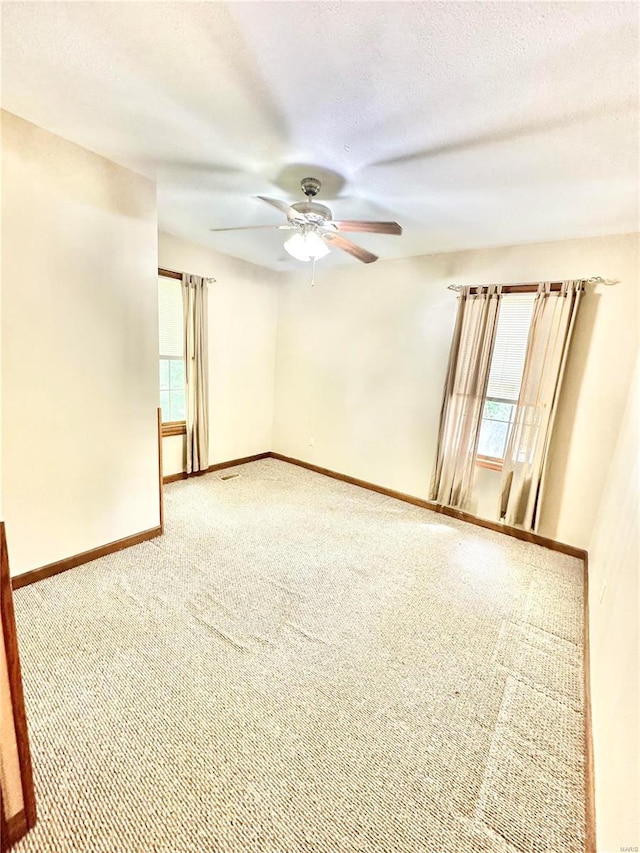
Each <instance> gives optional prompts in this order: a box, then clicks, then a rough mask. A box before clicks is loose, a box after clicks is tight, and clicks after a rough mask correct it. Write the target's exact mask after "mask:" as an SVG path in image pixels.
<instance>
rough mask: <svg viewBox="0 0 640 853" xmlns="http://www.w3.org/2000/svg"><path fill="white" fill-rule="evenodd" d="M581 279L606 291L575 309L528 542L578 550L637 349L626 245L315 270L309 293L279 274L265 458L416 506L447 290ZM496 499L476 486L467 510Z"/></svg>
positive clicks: (586, 243) (427, 460)
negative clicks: (293, 461)
mask: <svg viewBox="0 0 640 853" xmlns="http://www.w3.org/2000/svg"><path fill="white" fill-rule="evenodd" d="M592 275H602V276H604V277H605V278H607V279H613V280H616V284H615V285H612V286H603V285H600V286H598V287H596V288H595V289H594V287H593V286H590V287H589V293H588V295H587V296H586V297H585V299H584V302H583V304H582V308H581V312H580V317H579V319H578V323H577V325H576V330H575V338H574V344H573V350H572V353H571V356H570V363H569V365H568V369H567V374H566V385H565V389H564V394H563V400H562V404H561V406H560V410H559V413H558V418H557V421H556V430H555V440H554V444H553V447H552V448H551V456H550V473H549V477H548V481H547V492H546V500H545V508H544V511H543V515H542V522H541V530H540V532H541V533H542V534H544V535H548V536H552V537H554V538H556V539H559V540H561V541H565V542H568V543H570V544H573V545H577V546H579V547H587V545H588V544H589V537H590V534H591V530H592V528H593V524H594V522H595V517H596V511H597V507H598V503H599V500H600V496H601V494H602V490H603V488H604V482H605V478H606V474H607V471H608V468H609V465H610V462H611V458H612V454H613V449H614V446H615V441H616V435H617V430H618V427H619V423H620V419H621V417H622V414H623V412H624V407H625V403H626V393H627V388H628V386H629V381H630V376H631V370H632V368H633V363H634V357H635V351H636V346H637V331H638V330H637V327H638V322H637V316H638V315H637V312H638V236H637V235H624V236H615V237H599V238H594V239H589V240H572V241H567V242H559V243H544V244H539V245H528V246H510V247H507V248H498V249H486V250H481V251H468V252H456V253H451V254H445V255H428V256H423V257H420V258H412V259H409V260H401V261H387V262H378V263H377V264H375V265H373V266H369V267H366V266H363V265H357V264H356V262H354V263H353V264H352V265H351V264H350V265H349V266H345V267H340V268H336V269H333V270H325V271H323V270H322V269H321V267H320V268H319V270H318V272H317V275H316V286H315V287H313V288H311V287H310V286H309V285H308V283H307V277H306V271H301V273H300V274H290V275H289V276H287V278H286V280H285V281H283V284H282V286H281V292H280V297H279V299H280V301H279V315H278V349H277V358H276V406H275V418H274V441H273V449H274V450H276V451H279V452H281V453H284V454H287V455H290V456H294V457H297V458H300V459H304V460H307V461H309V462H313V463H315V464H318V465H322V466H325V467H327V468H332V469H334V470H337V471H340V472H342V473H345V474H350V475H352V476H355V477H360V478H362V479H364V480H369V481H371V482H374V483H378V484H381V485H384V486H387V487H390V488H394V489H399V490H400V491H404V492H407V493H409V494H413V495H417V496H420V497H426V496H427V494H428V489H429V482H430V478H431V471H432V467H433V461H434V458H435V451H436V441H437V431H438V422H439V414H440V405H441V401H442V389H443V383H444V377H445V371H446V364H447V358H448V353H449V346H450V341H451V332H452V328H453V322H454V315H455V310H456V296H455V294H454V293H452V292H451V291H448V290H447V285H448V284H452V283H457V284H460V283H469V284H473V283H485V282H503V283H508V282H513V281H537V280H543V279H553V280H558V279H562V278H581V277H589V276H592ZM311 439H313V441H314V446H313V447H312V446H310V445H309V441H310V440H311ZM494 487H495V483H494V484H492V482H491V478H484V482H483V485H482V488H481V489H480V490H479V491H480V494H479V499H480V500H479V507H478V510H479V511H482V512H486V513H487V514H488V511H489V510H490V507H491V506H493V505H495V501H494V500H493V498H491V494H490V493H491V490H492V489H493V488H494ZM487 490H488V491H489V498H491V499H488V498H487Z"/></svg>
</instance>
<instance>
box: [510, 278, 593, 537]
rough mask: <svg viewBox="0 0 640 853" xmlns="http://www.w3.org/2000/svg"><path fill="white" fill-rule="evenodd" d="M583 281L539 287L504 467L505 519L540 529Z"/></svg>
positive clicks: (546, 283) (547, 283)
mask: <svg viewBox="0 0 640 853" xmlns="http://www.w3.org/2000/svg"><path fill="white" fill-rule="evenodd" d="M582 290H583V282H582V281H564V282H563V283H562V287H561V290H560V291H556V292H553V293H552V292H551V286H550V284H549V282H545V283H543V284H541V285H540V287H539V288H538V293H537V295H536V299H535V302H534V307H533V316H532V319H531V328H530V330H529V340H528V342H527V354H526V357H525V363H524V371H523V375H522V385H521V388H520V397H519V399H518V405H517V407H516V411H515V415H514V421H513V428H512V430H511V434H510V436H509V442H508V444H507V449H506V452H505V459H504V465H503V468H502V484H501V496H500V517H501V518H503V519H504V520H505V521H506V522H507V524H512V525H519V526H522V527H524V528H526V529H529V530H537V528H538V523H539V520H540V504H541V499H542V491H543V484H544V473H545V463H546V460H547V454H548V451H549V443H550V441H551V431H552V428H553V421H554V417H555V413H556V409H557V405H558V396H559V393H560V387H561V385H562V378H563V374H564V369H565V365H566V361H567V354H568V352H569V344H570V342H571V336H572V333H573V327H574V324H575V319H576V313H577V310H578V305H579V304H580V296H581V293H582Z"/></svg>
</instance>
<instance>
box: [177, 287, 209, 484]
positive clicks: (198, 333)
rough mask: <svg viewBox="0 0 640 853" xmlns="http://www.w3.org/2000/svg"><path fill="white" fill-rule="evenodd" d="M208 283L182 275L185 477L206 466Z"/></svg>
mask: <svg viewBox="0 0 640 853" xmlns="http://www.w3.org/2000/svg"><path fill="white" fill-rule="evenodd" d="M208 284H209V282H208V280H207V279H206V278H205V279H203V278H200V276H197V275H187V273H183V274H182V308H183V315H184V347H185V372H186V398H187V399H186V421H187V473H188V474H191V473H193V472H194V471H206V469H207V468H208V467H209V368H208V353H209V349H208V336H207V303H208V298H207V297H208Z"/></svg>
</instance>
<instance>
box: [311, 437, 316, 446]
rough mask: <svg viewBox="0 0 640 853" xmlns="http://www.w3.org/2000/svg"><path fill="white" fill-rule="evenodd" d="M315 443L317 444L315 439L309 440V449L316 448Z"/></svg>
mask: <svg viewBox="0 0 640 853" xmlns="http://www.w3.org/2000/svg"><path fill="white" fill-rule="evenodd" d="M315 443H316V440H315V438H310V439H309V447H314V446H315Z"/></svg>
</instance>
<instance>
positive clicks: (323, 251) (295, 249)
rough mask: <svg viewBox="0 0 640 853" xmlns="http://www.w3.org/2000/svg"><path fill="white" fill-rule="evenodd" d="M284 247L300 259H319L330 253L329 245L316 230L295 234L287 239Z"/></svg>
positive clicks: (292, 255) (293, 256)
mask: <svg viewBox="0 0 640 853" xmlns="http://www.w3.org/2000/svg"><path fill="white" fill-rule="evenodd" d="M284 248H285V249H286V251H287V252H288V253H289V254H290V255H291V257H292V258H295V259H296V260H298V261H310V260H318V258H324V256H325V255H328V254H329V247H328V246H327V244H326V243H325V242H324V240H322V238H321V237H319V236H318V235H317V234H316V233H315V232H314V231H308V232H307V233H306V234H301V233H299V232H298V233H296V234H294V235H293V236H292V237H289V239H288V240H286V241H285V244H284Z"/></svg>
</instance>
